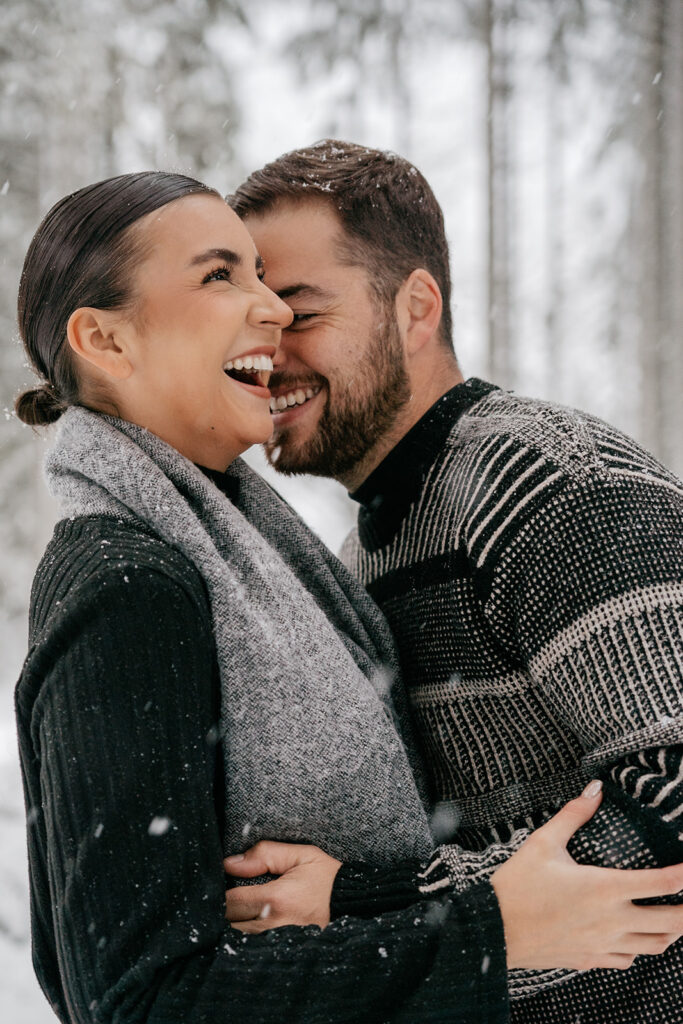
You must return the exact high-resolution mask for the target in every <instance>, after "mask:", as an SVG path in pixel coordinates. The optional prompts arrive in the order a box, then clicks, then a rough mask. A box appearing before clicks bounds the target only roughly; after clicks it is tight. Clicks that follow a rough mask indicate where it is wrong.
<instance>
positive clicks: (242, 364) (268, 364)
mask: <svg viewBox="0 0 683 1024" xmlns="http://www.w3.org/2000/svg"><path fill="white" fill-rule="evenodd" d="M223 369H224V370H226V371H227V370H270V371H271V372H272V369H273V360H272V359H271V358H270V356H243V357H242V358H241V359H230V360H229V361H228V362H227V363H226V364H225V366H224V367H223Z"/></svg>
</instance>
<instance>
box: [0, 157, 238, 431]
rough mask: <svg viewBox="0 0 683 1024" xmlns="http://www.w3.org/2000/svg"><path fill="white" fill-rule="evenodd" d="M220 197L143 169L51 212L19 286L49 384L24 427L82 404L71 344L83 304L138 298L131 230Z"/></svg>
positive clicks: (26, 335) (137, 246) (34, 391)
mask: <svg viewBox="0 0 683 1024" xmlns="http://www.w3.org/2000/svg"><path fill="white" fill-rule="evenodd" d="M197 193H199V194H209V195H215V196H216V197H217V198H221V197H220V195H219V193H218V192H216V191H215V189H212V188H209V187H208V185H203V184H202V183H201V182H200V181H195V179H194V178H188V177H186V176H185V175H183V174H168V173H166V172H164V171H144V172H142V173H139V174H121V175H119V176H118V177H116V178H107V179H106V180H105V181H98V182H96V183H95V184H94V185H87V186H86V187H85V188H82V189H79V191H78V192H73V193H72V194H71V195H68V196H66V197H65V198H64V199H60V201H59V202H58V203H57V204H56V205H55V206H53V207H52V209H51V210H50V212H49V213H48V214H47V216H46V217H45V219H44V220H43V222H42V224H41V225H40V227H39V228H38V230H37V231H36V233H35V235H34V236H33V241H32V242H31V244H30V246H29V249H28V252H27V254H26V259H25V260H24V269H23V271H22V274H21V282H20V285H19V301H18V320H19V332H20V334H21V338H22V341H23V343H24V348H25V349H26V353H27V355H28V357H29V359H30V361H31V364H32V366H33V368H34V369H35V371H36V373H37V374H38V375H39V376H41V377H43V378H44V383H43V384H42V385H41V386H40V387H37V388H31V389H30V390H29V391H25V392H24V393H23V394H21V395H19V397H18V398H17V400H16V402H15V404H14V408H15V412H16V414H17V416H18V417H19V419H20V420H23V422H24V423H29V424H31V425H32V426H40V425H44V424H47V423H53V422H54V421H55V420H57V419H59V417H60V415H61V414H62V412H63V411H64V410H65V409H66V408H67V407H68V406H70V405H75V404H77V403H78V401H79V381H78V376H77V373H76V368H75V365H74V360H73V355H72V352H71V348H70V346H69V344H68V342H67V340H66V327H67V323H68V321H69V317H70V316H71V314H72V313H73V311H74V310H75V309H78V308H79V307H80V306H92V307H93V308H95V309H125V308H126V307H127V306H130V305H132V303H133V300H134V294H133V288H132V280H133V274H134V271H135V269H136V267H137V266H138V264H139V263H140V261H141V259H142V258H143V255H144V244H143V243H142V241H141V240H140V239H139V238H136V237H135V234H134V233H133V232H132V231H131V228H132V226H133V225H134V224H135V223H136V222H137V221H139V220H140V218H141V217H144V216H145V215H146V214H148V213H152V211H153V210H158V209H159V208H160V207H162V206H165V205H166V204H167V203H171V202H173V200H175V199H182V198H183V197H184V196H191V195H195V194H197Z"/></svg>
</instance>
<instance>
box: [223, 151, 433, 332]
mask: <svg viewBox="0 0 683 1024" xmlns="http://www.w3.org/2000/svg"><path fill="white" fill-rule="evenodd" d="M310 201H316V202H320V201H321V202H325V203H327V204H328V205H329V206H331V207H332V209H333V210H334V211H335V212H336V214H337V216H338V217H339V220H340V223H341V226H342V228H343V234H344V238H343V251H342V253H341V256H342V258H343V259H345V260H347V261H348V262H349V263H353V264H356V265H360V266H364V267H365V268H366V269H367V270H368V273H369V277H370V282H371V285H372V286H373V288H374V290H375V292H376V294H377V295H378V297H379V299H380V301H381V302H383V303H387V302H393V300H394V298H395V296H396V293H397V292H398V290H399V288H400V287H401V285H402V283H403V282H404V281H405V279H406V278H407V277H408V276H409V274H411V273H412V271H413V270H416V269H417V268H418V267H423V268H424V269H425V270H428V271H429V272H430V274H432V276H433V277H434V279H435V280H436V282H437V284H438V286H439V288H440V289H441V295H442V297H443V314H442V318H441V325H440V335H441V339H442V341H443V342H444V344H445V345H446V346H447V347H448V348H452V345H453V342H452V329H453V328H452V320H451V310H450V294H451V276H450V269H449V263H448V242H447V241H446V232H445V228H444V221H443V212H442V210H441V207H440V206H439V204H438V202H437V201H436V197H435V196H434V193H433V192H432V190H431V188H430V187H429V185H428V183H427V181H426V179H425V178H424V177H423V175H422V174H420V172H419V171H418V170H417V168H416V167H414V166H413V165H412V164H411V163H409V162H408V161H407V160H404V159H403V158H402V157H400V156H397V155H396V154H395V153H389V152H382V151H381V150H377V149H367V148H366V147H365V146H358V145H356V144H354V143H352V142H340V141H339V140H337V139H323V140H322V141H321V142H316V143H315V144H314V145H313V146H310V147H308V148H306V149H296V150H292V152H291V153H285V154H284V156H280V157H278V158H277V160H273V161H272V163H269V164H266V166H265V167H262V168H261V170H259V171H254V173H253V174H250V175H249V177H248V178H247V180H246V181H245V182H243V184H242V185H240V187H239V188H238V189H237V190H236V191H235V193H234V194H233V195H231V196H228V203H229V204H230V206H231V207H232V208H233V210H234V211H235V213H237V214H238V216H240V217H243V218H248V217H249V215H250V214H261V213H266V212H267V211H270V210H273V209H275V208H276V207H277V206H278V205H280V204H284V203H304V202H310Z"/></svg>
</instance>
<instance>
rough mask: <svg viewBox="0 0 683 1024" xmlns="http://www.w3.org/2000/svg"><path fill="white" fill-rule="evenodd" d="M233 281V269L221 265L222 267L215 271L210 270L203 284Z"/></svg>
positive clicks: (216, 268) (224, 264)
mask: <svg viewBox="0 0 683 1024" xmlns="http://www.w3.org/2000/svg"><path fill="white" fill-rule="evenodd" d="M231 280H232V267H229V266H228V265H227V264H226V263H223V264H221V266H220V267H215V268H214V270H210V271H209V273H208V274H207V275H206V277H204V278H203V279H202V284H208V283H209V281H231Z"/></svg>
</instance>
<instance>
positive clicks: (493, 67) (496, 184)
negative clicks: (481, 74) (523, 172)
mask: <svg viewBox="0 0 683 1024" xmlns="http://www.w3.org/2000/svg"><path fill="white" fill-rule="evenodd" d="M484 15H485V36H486V47H487V111H486V155H487V192H488V196H487V199H488V240H487V241H488V352H487V357H488V358H487V364H488V365H487V372H488V376H489V377H490V378H491V379H492V380H494V381H495V382H496V383H497V384H500V385H501V386H502V387H511V386H512V385H513V384H514V379H513V377H514V375H513V325H512V281H511V273H512V254H511V223H510V222H511V201H510V196H511V193H512V173H513V167H512V160H511V154H510V138H511V124H510V116H511V100H510V96H511V91H512V87H511V82H510V57H509V39H510V26H511V21H512V18H513V6H512V0H486V2H485V6H484Z"/></svg>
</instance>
